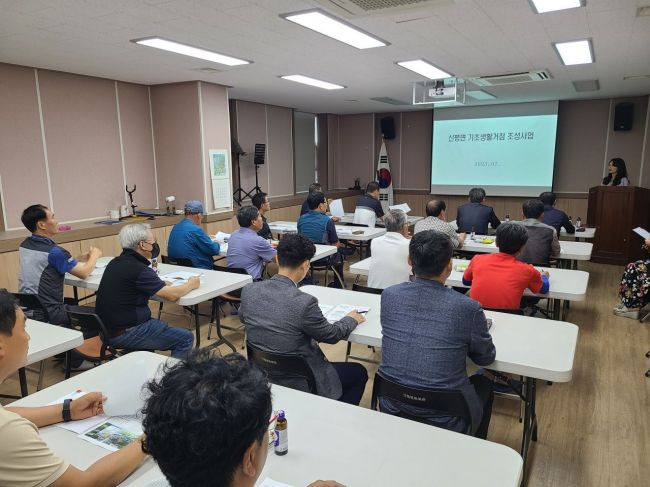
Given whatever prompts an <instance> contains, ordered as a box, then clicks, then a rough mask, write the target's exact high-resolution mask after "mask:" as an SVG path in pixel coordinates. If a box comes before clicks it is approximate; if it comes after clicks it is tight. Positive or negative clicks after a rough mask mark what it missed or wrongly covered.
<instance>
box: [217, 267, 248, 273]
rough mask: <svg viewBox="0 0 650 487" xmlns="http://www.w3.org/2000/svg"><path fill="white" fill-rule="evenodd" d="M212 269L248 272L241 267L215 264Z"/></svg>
mask: <svg viewBox="0 0 650 487" xmlns="http://www.w3.org/2000/svg"><path fill="white" fill-rule="evenodd" d="M213 269H214V270H215V271H219V272H230V273H231V274H244V275H246V274H248V272H246V269H244V268H243V267H223V266H218V265H215V266H214V267H213Z"/></svg>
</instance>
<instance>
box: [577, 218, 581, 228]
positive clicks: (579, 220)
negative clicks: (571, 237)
mask: <svg viewBox="0 0 650 487" xmlns="http://www.w3.org/2000/svg"><path fill="white" fill-rule="evenodd" d="M581 226H582V220H581V219H580V217H578V218H576V228H580V227H581Z"/></svg>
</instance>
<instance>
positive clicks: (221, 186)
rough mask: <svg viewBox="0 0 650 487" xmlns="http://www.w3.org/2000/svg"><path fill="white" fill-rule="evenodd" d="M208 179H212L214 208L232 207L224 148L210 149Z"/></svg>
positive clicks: (228, 166)
mask: <svg viewBox="0 0 650 487" xmlns="http://www.w3.org/2000/svg"><path fill="white" fill-rule="evenodd" d="M208 154H209V157H210V179H211V180H212V200H213V203H214V207H215V209H220V208H232V189H231V181H230V161H229V160H228V151H227V150H225V149H210V150H209V151H208Z"/></svg>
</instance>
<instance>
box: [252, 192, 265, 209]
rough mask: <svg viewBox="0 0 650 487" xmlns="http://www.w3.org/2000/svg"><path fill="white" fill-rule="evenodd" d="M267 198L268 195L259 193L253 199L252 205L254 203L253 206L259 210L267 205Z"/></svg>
mask: <svg viewBox="0 0 650 487" xmlns="http://www.w3.org/2000/svg"><path fill="white" fill-rule="evenodd" d="M266 197H267V194H266V193H257V194H256V195H255V196H253V197H252V198H251V203H253V206H254V207H255V208H257V209H258V210H259V209H260V208H261V207H262V205H263V204H264V203H266Z"/></svg>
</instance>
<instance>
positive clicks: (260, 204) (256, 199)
mask: <svg viewBox="0 0 650 487" xmlns="http://www.w3.org/2000/svg"><path fill="white" fill-rule="evenodd" d="M251 203H253V206H254V207H255V208H257V210H258V211H259V212H260V216H261V217H262V228H261V230H260V231H259V232H257V234H258V235H259V236H260V237H262V238H264V239H266V240H270V239H272V238H273V233H271V229H270V228H269V224H268V223H267V222H266V217H265V216H264V215H265V214H266V213H267V212H269V211H270V210H271V202H270V201H269V196H268V195H267V194H266V193H263V192H262V193H257V194H256V195H255V196H253V197H252V198H251Z"/></svg>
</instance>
